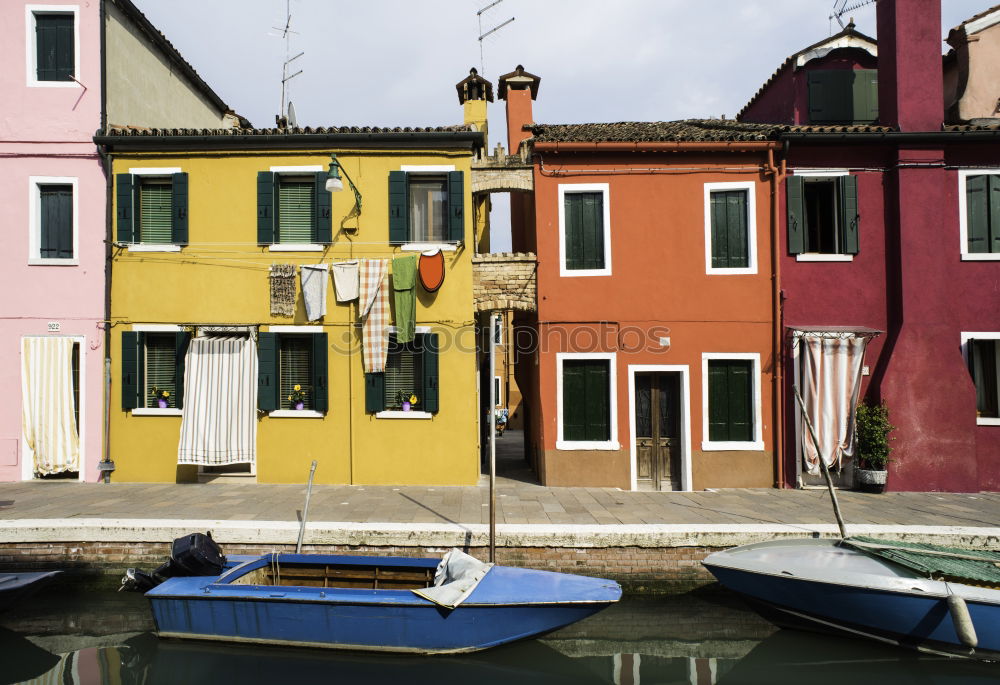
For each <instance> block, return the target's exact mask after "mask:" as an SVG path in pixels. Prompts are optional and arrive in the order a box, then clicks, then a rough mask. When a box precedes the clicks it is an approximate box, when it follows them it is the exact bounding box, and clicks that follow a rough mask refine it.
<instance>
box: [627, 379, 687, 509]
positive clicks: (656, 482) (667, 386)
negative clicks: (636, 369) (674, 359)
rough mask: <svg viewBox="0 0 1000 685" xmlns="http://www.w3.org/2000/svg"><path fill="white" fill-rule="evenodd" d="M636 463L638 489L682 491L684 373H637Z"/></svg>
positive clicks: (635, 405)
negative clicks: (682, 385) (682, 381)
mask: <svg viewBox="0 0 1000 685" xmlns="http://www.w3.org/2000/svg"><path fill="white" fill-rule="evenodd" d="M634 392H635V395H634V398H633V399H634V401H633V405H634V407H635V416H634V421H635V443H634V451H635V460H636V488H637V489H639V490H681V489H683V486H682V482H681V456H682V447H681V442H682V440H681V438H682V435H681V412H682V404H681V374H680V372H676V371H672V372H654V373H637V374H635V390H634Z"/></svg>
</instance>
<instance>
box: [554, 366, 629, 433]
mask: <svg viewBox="0 0 1000 685" xmlns="http://www.w3.org/2000/svg"><path fill="white" fill-rule="evenodd" d="M556 374H557V375H556V384H557V393H556V400H557V403H558V408H557V418H558V431H557V433H558V434H557V439H556V448H557V449H561V450H616V449H618V448H619V445H618V426H617V423H618V422H617V389H616V381H615V378H616V373H615V355H614V353H575V352H565V353H559V354H557V355H556Z"/></svg>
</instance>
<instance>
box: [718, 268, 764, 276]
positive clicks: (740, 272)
mask: <svg viewBox="0 0 1000 685" xmlns="http://www.w3.org/2000/svg"><path fill="white" fill-rule="evenodd" d="M705 273H706V274H708V275H709V276H755V275H756V274H757V267H755V266H747V267H740V268H732V269H729V268H721V267H720V268H718V269H712V268H709V269H706V270H705Z"/></svg>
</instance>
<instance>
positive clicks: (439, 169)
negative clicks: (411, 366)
mask: <svg viewBox="0 0 1000 685" xmlns="http://www.w3.org/2000/svg"><path fill="white" fill-rule="evenodd" d="M399 170H400V171H404V172H406V174H407V175H409V174H446V173H448V172H449V171H458V169H456V168H455V165H454V164H403V165H401V166H400V167H399ZM407 188H409V181H407ZM407 197H409V195H407ZM407 209H409V208H407ZM406 233H407V235H409V233H410V227H409V225H407V227H406ZM459 242H461V241H459ZM399 249H400V251H401V252H431V251H433V250H441V251H442V252H454V251H455V250H457V249H458V243H452V242H447V241H444V242H440V243H435V242H417V241H413V242H409V243H403V244H402V245H400V246H399ZM401 413H406V414H410V413H412V412H401ZM423 413H426V412H423Z"/></svg>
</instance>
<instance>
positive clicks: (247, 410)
mask: <svg viewBox="0 0 1000 685" xmlns="http://www.w3.org/2000/svg"><path fill="white" fill-rule="evenodd" d="M481 108H482V110H483V115H484V114H485V101H482V102H481ZM477 114H478V111H475V112H472V115H477ZM482 118H483V120H485V116H483V117H482ZM466 120H467V121H470V112H469V109H468V108H467V111H466ZM477 128H479V127H478V126H477V125H475V123H470V124H466V125H461V126H451V127H442V128H428V129H419V128H418V129H398V128H397V129H377V128H375V129H368V128H364V129H357V128H333V129H322V128H321V129H265V130H260V129H241V130H240V129H238V130H227V131H214V130H203V131H194V130H152V131H142V132H137V131H130V130H109V131H104V132H102V133H101V135H99V136H97V138H96V141H97V143H98V144H99V145H100V146H102V147H103V148H104V150H105V151H106V152H107V153H108V154H109V156H110V158H111V163H112V170H113V176H112V178H113V180H114V190H113V193H112V195H113V203H114V212H113V214H112V216H113V217H115V218H114V222H115V226H114V229H113V232H114V235H115V237H116V242H115V244H114V246H113V249H112V263H111V269H112V270H111V273H112V280H111V284H112V285H111V317H110V318H111V327H112V335H111V340H112V347H111V357H112V369H111V379H112V388H111V407H110V417H109V425H110V441H111V445H110V446H111V450H110V452H111V458H112V459H113V460H114V462H115V472H114V475H113V479H114V480H116V481H119V482H129V481H146V482H193V481H198V480H205V479H208V478H213V477H218V475H219V474H226V475H227V476H231V475H233V474H240V475H244V476H246V477H248V478H252V477H256V480H257V482H261V483H301V482H302V481H304V480H305V478H306V477H307V475H308V473H309V466H310V462H311V461H312V460H316V461H317V462H318V468H317V471H316V476H315V480H316V482H317V483H355V484H441V485H460V484H473V483H475V482H476V481H477V479H478V476H479V452H478V433H477V431H478V419H477V404H476V397H477V387H476V386H477V369H476V332H475V313H474V310H473V299H472V255H473V253H474V252H475V246H476V245H477V244H479V243H480V241H482V240H483V238H484V236H483V235H482V234H483V232H484V231H485V230H486V223H487V222H486V219H485V216H484V215H483V213H482V212H481V211H480V210H481V208H476V207H474V204H477V203H478V201H474V200H473V196H472V193H471V182H470V171H471V159H472V156H473V154H474V153H475V151H476V150H478V149H479V148H481V147H482V145H483V142H484V133H483V132H482V131H481V130H477ZM331 155H335V157H333V158H331ZM328 179H332V181H331V183H330V184H329V186H333V187H334V192H330V191H328V190H327V188H328V183H327V180H328ZM340 185H342V186H343V191H342V192H336V190H338V189H339V188H337V186H340ZM483 202H485V199H484V200H483ZM435 251H440V255H443V266H444V271H443V273H444V280H443V283H442V284H441V285H440V288H438V289H437V290H433V289H432V288H425V287H424V286H423V285H422V284H421V277H420V275H418V276H417V277H416V283H415V285H414V287H413V289H412V291H411V292H409V293H408V292H407V290H406V289H402V290H399V291H397V287H404V288H405V286H406V285H407V276H406V274H405V267H406V264H404V263H403V262H401V261H397V260H398V259H399V258H401V257H406V256H412V257H414V259H413V262H412V263H411V266H412V265H413V263H416V262H417V259H418V258H420V257H421V255H424V254H426V255H427V257H426V259H425V260H424V262H426V263H424V262H421V263H420V269H421V270H422V269H424V268H425V266H433V263H434V262H435V260H439V261H438V263H440V257H438V256H432V254H431V253H433V252H435ZM355 260H357V261H356V262H355ZM352 262H353V264H352ZM378 265H381V266H378ZM382 268H384V269H385V270H386V271H387V272H388V273H386V274H385V276H384V280H385V290H386V291H387V294H388V296H387V298H386V297H385V295H384V291H382V290H381V288H379V287H369V286H370V284H372V283H376V282H378V281H380V279H379V277H378V276H379V271H380V269H382ZM355 269H358V270H359V271H360V274H361V275H360V280H361V283H360V297H355V298H354V299H347V298H346V296H349V295H350V294H352V293H351V292H350V291H351V289H352V284H353V287H354V288H357V287H358V281H357V280H356V279H357V277H356V276H353V275H352V274H354V273H357V271H355ZM431 272H433V269H429V271H428V272H427V273H431ZM306 276H308V284H307V283H306V278H304V277H306ZM352 279H354V280H352ZM342 296H344V297H342ZM407 298H409V300H408V299H407ZM307 300H308V302H309V305H310V311H308V312H307V307H306V303H307ZM341 300H345V301H341ZM321 301H322V303H325V307H326V310H325V314H324V315H322V316H321V317H318V318H317V312H318V311H319V308H320V306H321V305H320V302H321ZM407 301H409V302H410V305H407ZM414 301H415V302H414ZM369 303H373V304H370V306H369ZM382 304H386V311H385V315H386V317H387V320H386V322H385V323H387V324H391V328H388V329H384V328H382V329H380V327H379V318H378V312H379V307H380V306H382ZM414 305H415V306H414ZM408 307H412V309H413V312H414V313H413V315H412V317H410V316H407V313H406V312H407V309H408ZM365 311H367V312H368V314H367V317H366V316H365ZM310 314H311V315H312V316H310ZM366 319H367V320H368V321H369V324H367V325H366V324H363V321H365V320H366ZM407 322H409V323H407ZM411 326H412V327H413V339H412V341H409V342H401V341H400V338H402V337H406V331H407V330H408V329H409V328H410V327H411ZM380 330H382V332H381V333H380V332H379V331H380ZM366 342H367V343H368V344H369V345H370V346H372V347H371V350H372V351H371V364H370V365H369V364H367V363H364V364H363V360H362V357H363V354H362V349H363V346H364V345H365V344H366ZM380 345H387V348H386V352H385V353H384V360H385V361H384V370H379V369H380V366H379V363H378V362H379V357H380V352H379V350H380V349H382V348H381V347H380ZM366 370H374V371H375V372H373V373H366ZM296 389H297V390H296ZM412 399H416V401H415V402H411V403H409V404H406V405H404V402H409V401H410V400H412Z"/></svg>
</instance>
